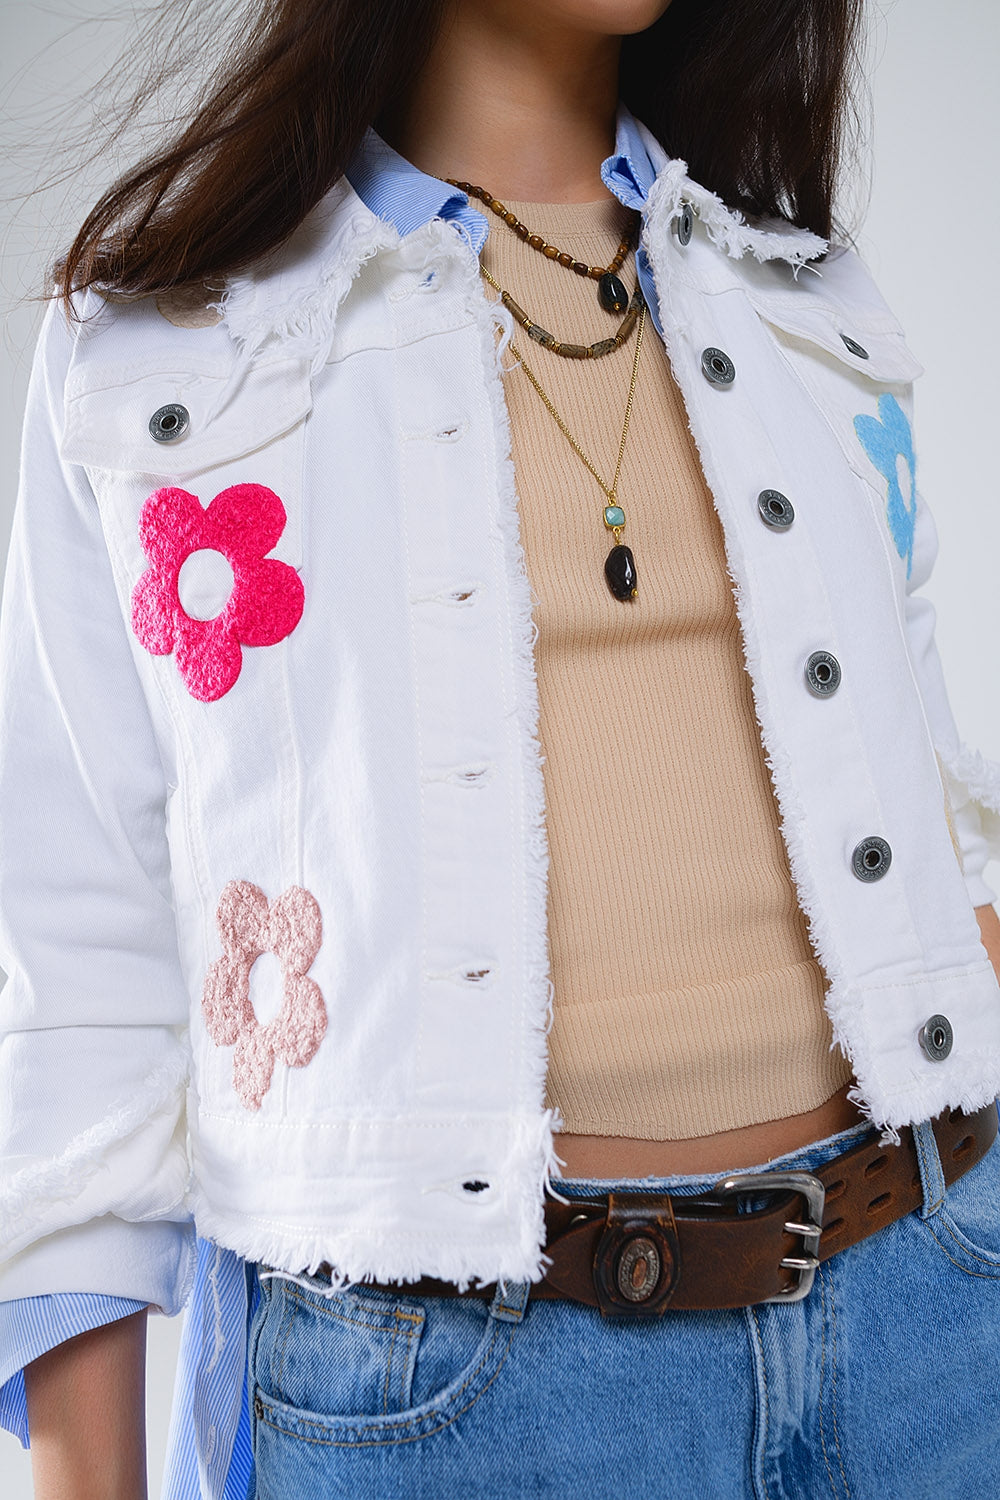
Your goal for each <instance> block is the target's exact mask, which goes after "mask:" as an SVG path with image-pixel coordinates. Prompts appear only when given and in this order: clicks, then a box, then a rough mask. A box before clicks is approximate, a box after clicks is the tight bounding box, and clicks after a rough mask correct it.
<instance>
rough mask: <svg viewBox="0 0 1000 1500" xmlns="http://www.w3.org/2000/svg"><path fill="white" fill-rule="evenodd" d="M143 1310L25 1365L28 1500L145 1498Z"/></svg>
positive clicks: (67, 1343) (126, 1499)
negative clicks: (30, 1482)
mask: <svg viewBox="0 0 1000 1500" xmlns="http://www.w3.org/2000/svg"><path fill="white" fill-rule="evenodd" d="M146 1313H147V1309H146V1308H143V1309H142V1311H141V1312H136V1313H130V1314H129V1316H128V1317H125V1318H116V1319H115V1321H114V1322H113V1323H104V1324H102V1325H101V1326H100V1327H99V1328H92V1329H90V1330H89V1332H87V1333H78V1334H77V1335H76V1336H75V1338H71V1339H66V1340H65V1341H64V1342H63V1343H61V1344H57V1345H56V1347H55V1348H54V1349H50V1350H49V1351H48V1353H46V1354H42V1355H40V1356H39V1357H38V1359H34V1360H32V1361H31V1363H30V1364H29V1365H26V1366H25V1369H24V1388H25V1394H26V1396H27V1403H28V1430H29V1432H30V1434H31V1472H32V1477H33V1479H34V1485H35V1500H146Z"/></svg>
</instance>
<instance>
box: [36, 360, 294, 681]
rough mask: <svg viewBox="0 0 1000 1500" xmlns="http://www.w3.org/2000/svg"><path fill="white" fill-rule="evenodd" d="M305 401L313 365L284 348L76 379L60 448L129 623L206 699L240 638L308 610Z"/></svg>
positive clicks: (228, 669) (252, 642)
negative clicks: (75, 469)
mask: <svg viewBox="0 0 1000 1500" xmlns="http://www.w3.org/2000/svg"><path fill="white" fill-rule="evenodd" d="M310 407H311V391H310V379H309V371H308V366H307V365H306V364H305V362H304V361H301V360H289V359H284V360H275V361H272V362H270V363H267V364H263V365H259V366H258V365H251V366H249V367H247V368H245V369H237V370H236V371H235V372H233V371H232V370H231V368H230V367H229V366H226V367H225V368H220V366H219V364H218V363H217V362H211V361H207V360H205V361H202V362H201V363H200V365H199V363H198V361H197V360H195V361H186V362H185V367H184V369H183V371H180V370H165V369H163V368H146V369H133V370H131V371H129V370H126V371H122V370H121V369H120V368H119V369H117V370H115V371H114V372H113V378H108V379H106V380H102V379H101V378H100V373H99V372H95V371H93V369H91V370H90V371H88V373H87V380H86V383H85V385H82V387H81V388H80V389H79V390H76V391H70V392H69V393H68V397H67V410H66V426H65V437H64V440H63V444H62V457H63V458H64V459H65V460H66V461H68V462H71V463H77V464H81V465H82V466H83V467H84V468H85V469H86V470H87V473H88V477H89V479H90V483H91V487H92V489H93V491H94V494H95V497H96V499H97V504H98V506H99V508H100V511H101V519H102V525H103V528H104V533H105V537H106V541H107V546H108V552H109V555H110V557H111V562H112V566H113V568H114V572H115V579H116V584H117V588H118V592H119V597H120V602H121V606H122V609H123V611H124V613H125V615H126V617H127V619H128V621H129V625H130V628H131V630H132V633H133V636H134V637H135V640H136V642H137V643H138V646H139V647H141V648H143V649H144V651H145V653H148V655H149V656H151V657H166V656H173V657H174V658H175V663H176V667H177V669H178V671H179V673H180V678H181V682H182V684H183V687H184V688H186V689H187V692H188V694H190V696H191V697H193V698H195V699H197V700H199V701H201V702H214V701H216V700H217V699H219V698H221V697H223V696H225V694H226V693H228V692H229V690H230V689H231V688H232V687H233V686H234V685H235V682H236V678H237V677H238V676H239V673H240V670H241V667H242V664H243V648H244V647H254V648H260V647H267V646H272V645H277V644H278V643H279V642H281V641H283V640H284V639H286V638H287V637H288V636H289V635H290V634H291V632H292V631H293V630H294V629H295V628H296V627H297V625H298V624H299V621H300V619H301V617H302V614H303V610H304V607H305V593H306V582H305V578H304V574H305V571H306V567H305V564H306V559H305V545H304V543H305V525H304V519H305V516H304V511H305V497H304V494H303V458H304V453H303V448H304V441H305V429H306V419H307V417H308V414H309V411H310ZM140 659H142V658H141V657H140ZM161 665H162V664H161Z"/></svg>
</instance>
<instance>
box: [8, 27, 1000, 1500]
mask: <svg viewBox="0 0 1000 1500" xmlns="http://www.w3.org/2000/svg"><path fill="white" fill-rule="evenodd" d="M870 3H871V0H870ZM131 9H132V8H131V6H127V5H124V4H122V3H121V0H106V3H104V4H100V3H98V0H54V3H52V4H42V3H37V0H0V58H2V62H0V110H2V116H3V120H4V139H5V149H4V155H3V161H2V163H0V193H2V195H3V209H4V241H3V249H4V255H3V267H2V273H0V315H2V318H3V338H2V341H0V546H5V544H6V539H7V535H8V531H9V526H10V513H11V507H12V505H13V501H14V494H15V489H16V478H17V444H18V431H19V424H20V414H21V409H22V405H23V400H24V391H25V384H26V380H27V371H28V365H29V361H30V353H31V346H32V343H33V338H34V330H35V328H36V326H37V322H38V318H39V316H40V308H39V306H38V304H33V303H31V302H29V301H26V300H25V299H26V298H29V297H31V296H32V295H36V294H37V293H38V292H39V291H40V290H41V284H42V279H43V271H44V267H45V265H46V263H47V262H48V261H50V260H51V258H52V256H53V254H54V252H55V251H56V250H57V248H59V247H61V246H64V245H65V244H66V243H67V241H68V238H69V236H70V231H71V230H72V229H73V228H74V227H75V225H76V222H77V221H78V219H79V217H80V216H81V214H82V212H83V211H85V210H86V208H87V207H88V206H89V204H90V202H91V201H92V199H93V197H94V196H96V189H97V188H98V187H99V186H100V185H101V184H102V182H103V181H104V179H105V174H106V172H107V167H106V166H105V167H104V168H103V169H100V168H97V169H91V170H90V171H89V172H88V171H87V170H86V169H85V170H83V171H80V170H79V169H77V162H78V160H79V155H78V153H77V154H76V155H72V154H67V153H68V151H72V147H71V146H70V147H69V148H68V147H67V141H69V140H70V139H71V137H72V133H73V130H74V129H76V128H78V127H79V121H80V119H81V115H80V112H79V110H77V111H75V112H74V113H71V114H63V115H62V117H61V118H59V119H57V118H56V114H55V113H54V108H55V106H57V107H58V110H59V111H62V110H64V108H65V106H64V105H63V104H62V103H61V102H60V101H65V100H71V99H73V98H79V96H80V94H81V93H82V92H83V90H84V89H85V88H87V87H88V85H89V84H90V83H91V82H92V81H93V80H94V79H96V78H97V77H99V76H100V75H101V74H103V72H104V71H105V69H106V68H107V67H108V66H109V65H110V64H111V62H112V61H113V60H114V58H115V56H116V54H117V52H118V51H119V49H120V48H121V47H122V46H123V45H124V44H125V42H126V41H127V39H128V35H129V27H130V24H131V22H130V15H131ZM868 58H869V68H870V71H871V74H872V80H873V102H874V120H875V128H874V134H873V141H874V147H873V163H872V164H871V171H872V184H873V186H872V193H871V201H870V209H869V212H868V214H867V219H866V221H865V223H864V226H863V228H862V229H861V231H860V233H859V235H858V241H857V242H858V246H859V248H860V249H861V251H862V253H863V254H864V255H865V256H866V258H867V260H868V262H869V264H870V265H871V267H872V269H873V271H874V272H875V275H876V278H877V279H878V281H879V283H880V285H881V287H882V290H883V292H884V293H885V295H886V297H887V299H888V301H889V302H890V304H891V305H892V306H893V308H894V309H895V310H896V312H897V314H898V315H899V317H900V319H901V321H902V323H903V326H904V328H905V330H906V332H907V335H908V338H909V342H910V345H911V347H912V348H913V350H914V352H915V354H916V355H917V358H918V359H920V361H921V362H922V363H923V364H924V365H925V366H926V367H927V374H926V375H925V376H924V377H923V378H922V379H921V380H920V381H919V382H918V387H917V452H918V462H919V476H918V477H919V482H920V485H921V488H922V490H923V492H924V495H925V497H926V498H927V499H928V500H929V502H930V504H931V507H932V509H933V511H934V514H935V518H936V520H937V523H938V530H939V533H940V538H941V552H940V558H939V562H938V566H937V570H936V574H935V577H934V579H933V580H932V584H931V586H930V587H929V589H928V592H929V593H930V595H931V596H932V597H933V599H934V600H935V602H936V604H937V606H938V613H939V624H938V642H939V645H940V649H941V654H942V656H943V658H944V664H945V671H946V673H947V677H948V681H949V684H950V690H951V698H952V704H953V707H954V709H955V714H956V718H957V719H958V723H959V727H960V730H961V732H962V734H963V736H964V737H965V738H966V739H967V740H968V741H969V742H970V743H971V744H973V745H977V746H978V747H979V748H980V749H982V750H983V751H984V753H986V754H988V755H990V756H992V757H995V758H1000V697H998V692H997V682H998V671H997V661H998V655H1000V588H998V587H997V581H996V572H997V558H998V555H1000V505H998V504H997V484H996V473H997V463H996V457H995V454H996V446H997V443H998V440H1000V410H998V398H1000V296H998V282H1000V271H998V270H997V264H996V262H997V249H998V246H1000V193H998V192H997V191H996V187H995V182H996V172H997V164H996V149H997V131H996V124H995V86H996V76H997V65H998V63H1000V6H997V5H996V4H995V3H991V0H949V3H948V4H947V6H945V5H943V4H942V3H941V0H898V3H895V4H893V3H891V0H880V3H877V4H875V6H874V7H873V9H872V12H871V16H870V42H869V47H868ZM53 101H55V106H54V103H53ZM67 164H69V165H70V166H71V167H72V168H74V170H72V172H71V176H70V180H69V181H68V182H64V183H63V184H62V185H56V186H53V185H51V183H50V179H51V177H52V176H53V174H54V173H56V172H58V171H59V170H65V169H66V167H67ZM855 165H856V168H857V170H858V172H859V173H860V174H862V176H863V178H864V179H865V180H866V179H867V174H868V171H869V165H870V164H869V162H868V160H867V158H863V159H859V161H858V162H857V163H856V164H855ZM31 189H38V192H37V195H36V196H35V197H33V198H32V200H31V201H30V202H27V203H26V202H25V201H24V194H25V193H26V192H28V191H29V190H31ZM990 874H991V876H992V878H993V881H994V885H996V884H997V879H996V877H997V870H996V869H995V868H994V869H993V870H991V872H990ZM180 1324H181V1319H180V1318H175V1319H172V1320H167V1319H164V1318H161V1317H153V1318H151V1319H150V1323H149V1336H150V1342H149V1384H148V1415H149V1472H150V1495H151V1496H153V1497H155V1496H157V1495H158V1494H159V1489H160V1474H161V1472H162V1462H163V1452H164V1447H165V1443H166V1424H167V1415H168V1411H169V1399H170V1388H171V1382H172V1378H173V1367H174V1362H175V1358H176V1348H177V1342H178V1337H179V1334H180ZM0 1493H2V1494H3V1495H4V1496H5V1497H7V1500H26V1497H28V1496H30V1495H31V1483H30V1464H29V1456H28V1454H27V1453H26V1452H22V1450H21V1449H20V1448H19V1446H18V1445H17V1443H16V1442H15V1441H14V1439H13V1438H11V1437H10V1436H9V1435H0Z"/></svg>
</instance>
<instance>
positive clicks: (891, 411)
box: [854, 395, 917, 578]
mask: <svg viewBox="0 0 1000 1500" xmlns="http://www.w3.org/2000/svg"><path fill="white" fill-rule="evenodd" d="M854 430H855V432H856V433H857V434H858V437H859V438H860V440H861V446H862V447H863V448H864V450H865V452H866V453H867V454H868V457H869V458H870V459H871V461H872V463H873V464H874V465H875V467H876V469H878V471H879V473H880V474H881V475H882V477H883V479H884V480H885V481H886V483H887V485H888V487H889V489H888V495H887V497H886V519H887V520H888V522H889V530H890V531H891V532H892V539H893V541H894V542H895V544H896V551H897V552H898V553H899V555H900V557H902V558H905V559H906V576H907V578H909V576H910V570H911V568H912V567H913V532H914V528H915V526H916V521H917V489H916V472H917V460H916V456H915V454H914V452H913V433H912V432H911V430H910V424H909V422H908V421H907V420H906V413H905V412H904V411H903V408H902V407H901V406H900V404H899V402H898V401H897V400H896V398H895V396H889V395H885V396H880V397H879V398H878V420H877V421H876V419H875V418H874V417H866V416H860V417H855V418H854ZM900 459H902V460H903V463H902V465H901V464H900ZM901 468H902V469H903V470H904V474H903V479H902V482H901V478H900V469H901Z"/></svg>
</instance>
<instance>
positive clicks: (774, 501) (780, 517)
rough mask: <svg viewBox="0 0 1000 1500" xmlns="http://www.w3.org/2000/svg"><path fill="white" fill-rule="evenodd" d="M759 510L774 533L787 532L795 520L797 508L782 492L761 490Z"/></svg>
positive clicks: (758, 499)
mask: <svg viewBox="0 0 1000 1500" xmlns="http://www.w3.org/2000/svg"><path fill="white" fill-rule="evenodd" d="M757 509H758V511H759V512H760V518H761V520H762V521H763V522H764V525H765V526H770V528H771V530H772V531H787V530H788V528H789V526H791V524H792V522H793V521H794V520H795V507H794V506H793V505H792V502H791V501H790V500H789V499H788V496H787V495H783V494H782V493H781V491H780V490H761V492H760V494H759V495H758V496H757Z"/></svg>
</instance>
